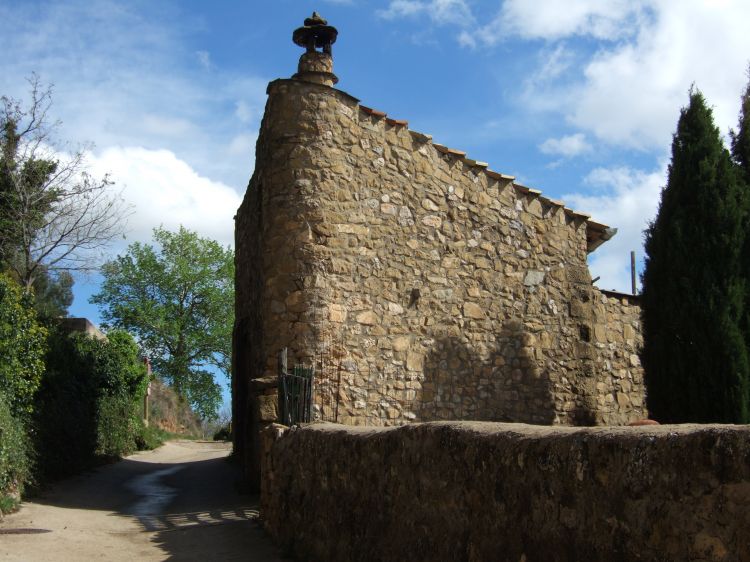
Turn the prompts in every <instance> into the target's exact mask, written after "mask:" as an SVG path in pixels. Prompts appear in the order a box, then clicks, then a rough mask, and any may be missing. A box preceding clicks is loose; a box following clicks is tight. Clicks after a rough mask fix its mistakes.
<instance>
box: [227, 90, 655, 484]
mask: <svg viewBox="0 0 750 562" xmlns="http://www.w3.org/2000/svg"><path fill="white" fill-rule="evenodd" d="M268 94H269V97H268V103H267V106H266V112H265V116H264V119H263V123H262V126H261V131H260V134H259V138H258V143H257V150H256V168H255V173H254V174H253V177H252V179H251V182H250V186H249V188H248V192H247V194H246V196H245V200H244V201H243V203H242V206H241V207H240V209H239V211H238V214H237V217H236V221H237V222H236V260H237V263H236V265H237V267H236V269H237V283H236V298H237V303H236V318H237V320H236V322H237V323H236V326H235V338H234V375H233V385H234V400H235V427H236V431H237V436H236V442H235V446H236V447H237V449H238V451H239V452H240V454H241V455H245V454H249V455H251V456H253V455H254V456H255V457H257V452H258V444H257V442H256V441H257V439H255V437H254V434H255V432H257V429H258V427H260V426H262V425H263V424H267V423H269V422H271V421H273V415H274V411H273V407H272V404H271V402H272V401H273V392H274V390H273V388H274V377H275V375H276V372H277V355H278V353H279V351H280V350H281V349H282V348H284V347H287V348H289V358H290V363H295V362H296V363H307V364H312V365H314V366H315V367H316V371H317V380H316V385H317V386H316V388H317V396H316V415H317V416H318V417H320V418H323V419H327V420H333V421H338V422H342V423H346V424H362V425H394V424H396V425H397V424H403V423H407V422H411V421H429V420H448V419H472V420H492V421H518V422H528V423H540V424H578V425H582V424H584V425H585V424H594V423H625V422H627V421H630V420H633V419H638V418H642V417H645V416H646V412H645V409H644V406H643V403H644V400H643V386H642V375H641V372H640V367H639V366H638V365H636V364H631V363H629V361H631V356H632V355H633V354H634V353H636V349H637V345H638V337H639V336H637V335H635V334H632V333H630V331H627V328H626V324H627V325H628V326H630V327H632V328H634V329H636V328H637V326H636V324H635V321H634V320H633V318H636V317H637V305H636V304H635V303H629V302H628V301H627V299H626V298H619V297H615V296H607V295H606V294H604V293H601V292H600V291H599V290H598V289H596V288H594V287H593V286H592V282H591V276H590V274H589V270H588V267H587V265H586V257H587V253H588V252H589V251H591V250H593V249H594V248H595V247H596V245H597V244H599V243H601V241H602V240H603V239H604V238H606V233H607V232H608V229H607V227H605V226H604V225H600V224H598V223H595V222H593V221H591V220H590V219H589V217H588V216H586V215H583V214H580V213H576V212H574V211H571V210H570V209H567V208H565V207H564V206H563V204H562V203H560V202H558V201H553V200H550V199H548V198H545V197H543V196H542V195H541V194H540V192H539V191H536V190H533V189H529V188H527V187H524V186H521V185H519V184H517V183H516V182H514V180H513V178H512V177H509V176H505V175H503V174H500V173H497V172H494V171H492V170H490V169H488V167H487V164H485V163H482V162H476V161H474V160H471V159H469V158H467V157H466V155H465V154H464V153H462V152H460V151H457V150H453V149H449V148H447V147H444V146H442V145H439V144H437V143H433V142H432V141H431V138H430V137H429V136H427V135H423V134H420V133H416V132H414V131H410V130H409V129H408V127H407V124H406V122H404V121H398V120H392V119H388V118H387V117H386V116H385V114H384V113H381V112H378V111H375V110H373V109H370V108H367V107H365V106H363V105H361V104H359V102H358V100H356V99H355V98H353V97H351V96H349V95H348V94H346V93H344V92H341V91H339V90H336V89H334V88H332V87H329V86H326V85H320V84H313V83H309V82H306V81H302V80H277V81H274V82H272V83H271V84H270V85H269V88H268ZM251 387H252V388H251ZM254 473H255V478H257V462H256V468H255V469H254Z"/></svg>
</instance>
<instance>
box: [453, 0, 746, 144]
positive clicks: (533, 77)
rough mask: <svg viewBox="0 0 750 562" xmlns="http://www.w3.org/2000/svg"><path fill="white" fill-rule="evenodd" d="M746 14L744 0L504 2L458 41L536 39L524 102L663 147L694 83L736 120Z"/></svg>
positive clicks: (620, 139) (615, 140) (606, 136)
mask: <svg viewBox="0 0 750 562" xmlns="http://www.w3.org/2000/svg"><path fill="white" fill-rule="evenodd" d="M748 22H750V2H748V1H747V0H681V1H679V2H675V1H674V0H571V1H569V2H559V1H558V0H539V1H538V2H528V1H526V0H506V1H505V2H504V3H503V4H502V6H501V7H500V9H499V10H498V11H497V12H496V14H495V16H494V17H493V18H492V19H491V21H490V23H488V24H487V25H485V26H472V27H471V28H469V29H464V30H463V31H462V32H461V33H460V35H459V37H458V41H459V43H460V44H462V45H464V46H467V47H471V48H474V47H478V46H490V47H491V46H494V45H497V44H499V43H501V42H503V41H508V40H511V39H513V40H517V39H518V38H520V39H522V40H523V39H525V40H543V41H544V43H543V45H542V46H541V47H540V48H539V58H540V62H539V65H538V67H537V69H536V70H533V71H532V72H530V74H529V76H528V78H527V79H526V80H525V83H524V88H523V89H522V100H521V101H522V103H524V105H525V106H526V107H527V108H528V109H529V110H531V111H545V112H546V111H553V112H555V113H558V114H560V115H562V116H563V117H564V118H565V119H566V120H567V122H568V123H569V124H571V125H573V126H575V127H577V128H579V129H581V130H582V131H585V132H587V133H590V134H591V135H593V136H595V137H597V138H598V139H600V140H602V141H605V142H607V143H610V144H612V145H619V146H624V147H628V148H635V149H639V150H652V149H657V150H660V151H662V152H663V151H665V150H666V149H667V148H668V147H669V139H670V136H671V134H672V132H673V131H674V128H675V125H676V122H677V117H678V114H679V109H680V107H681V106H683V105H684V104H685V103H686V102H687V91H688V89H689V88H690V85H691V84H693V83H695V84H696V85H697V86H698V88H700V89H701V90H702V91H703V93H704V94H705V95H706V98H707V99H708V101H709V103H710V104H712V105H713V106H714V108H715V118H716V123H717V125H718V126H719V127H720V129H721V131H722V132H723V133H726V132H727V130H728V128H729V127H730V126H734V125H735V124H736V119H737V112H738V107H739V101H738V100H739V96H740V93H741V92H742V90H743V86H744V84H745V80H746V74H745V70H746V68H747V64H748V57H750V55H749V54H748V53H750V33H748ZM580 37H586V38H589V39H595V40H597V43H595V44H594V47H593V48H592V47H591V43H588V44H582V43H581V42H580V41H575V39H576V38H580ZM573 46H575V47H573ZM573 62H575V64H573Z"/></svg>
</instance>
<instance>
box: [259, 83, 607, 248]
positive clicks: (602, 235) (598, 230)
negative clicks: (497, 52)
mask: <svg viewBox="0 0 750 562" xmlns="http://www.w3.org/2000/svg"><path fill="white" fill-rule="evenodd" d="M284 83H291V84H304V86H305V87H306V88H313V89H316V90H318V91H320V92H324V93H333V94H334V95H336V96H340V97H342V98H343V99H346V100H348V101H350V102H354V103H355V104H357V105H358V107H359V109H360V110H361V111H363V112H364V113H366V114H367V115H370V116H371V117H374V118H376V119H385V120H386V122H387V123H388V124H390V125H392V126H398V127H402V128H404V129H406V130H409V122H408V121H406V120H403V119H393V118H389V117H387V116H388V114H387V113H386V112H384V111H380V110H377V109H373V108H371V107H368V106H366V105H363V104H361V103H360V100H359V99H358V98H355V97H354V96H352V95H351V94H349V93H347V92H345V91H343V90H339V89H338V88H333V87H331V86H326V85H324V84H315V83H312V82H307V81H304V80H297V79H294V78H278V79H276V80H273V81H271V82H269V84H268V88H267V89H266V93H267V94H270V93H271V90H272V89H273V88H275V87H276V86H277V85H279V84H284ZM409 132H410V133H412V136H415V137H416V138H417V139H418V140H419V141H420V142H425V143H429V144H432V146H433V147H434V148H435V149H436V150H438V151H439V152H441V153H443V154H447V155H451V156H456V157H458V158H461V159H462V160H463V161H464V163H466V164H467V165H468V166H471V167H477V168H480V169H482V170H483V171H484V173H485V174H487V176H488V177H490V178H492V179H499V180H505V181H511V182H514V180H515V177H514V176H509V175H505V174H500V173H499V172H494V171H492V170H490V169H489V164H488V163H487V162H482V161H478V160H474V159H472V158H468V157H467V156H466V152H465V151H463V150H457V149H455V148H450V147H448V146H445V145H443V144H440V143H436V142H433V141H432V135H427V134H424V133H418V132H416V131H411V130H409ZM513 186H514V187H515V188H516V189H518V190H520V191H521V192H523V193H527V194H531V195H534V196H540V195H541V193H542V192H541V191H540V190H538V189H532V188H529V187H526V186H523V185H520V184H518V183H515V182H514V183H513ZM547 200H548V201H550V202H552V203H553V204H555V205H557V204H558V202H557V201H556V200H554V199H547ZM561 205H562V204H561ZM565 212H566V214H568V215H570V216H573V217H575V218H582V219H583V220H584V221H586V238H587V240H588V241H589V244H588V250H587V251H588V252H589V253H591V252H593V251H594V250H596V248H598V247H599V246H600V245H601V244H602V243H604V242H606V241H607V240H609V238H610V237H611V236H609V237H607V235H606V233H607V232H609V231H614V232H616V230H615V229H610V228H609V227H608V226H607V225H604V224H602V223H598V222H595V221H592V220H591V215H590V214H587V213H582V212H579V211H575V210H573V209H569V208H567V207H565Z"/></svg>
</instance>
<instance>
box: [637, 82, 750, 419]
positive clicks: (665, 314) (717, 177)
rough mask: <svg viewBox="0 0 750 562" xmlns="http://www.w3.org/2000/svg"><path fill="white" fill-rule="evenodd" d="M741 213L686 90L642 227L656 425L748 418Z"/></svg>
mask: <svg viewBox="0 0 750 562" xmlns="http://www.w3.org/2000/svg"><path fill="white" fill-rule="evenodd" d="M745 208H746V197H745V192H744V191H743V189H742V188H741V186H740V183H739V182H738V180H737V177H736V171H735V168H734V167H733V164H732V162H731V159H730V156H729V153H728V152H727V150H726V149H725V148H724V146H723V144H722V141H721V137H720V135H719V131H718V129H717V128H716V126H715V125H714V122H713V116H712V113H711V110H710V109H709V108H708V107H707V106H706V102H705V99H704V98H703V95H702V94H701V93H700V92H698V91H692V92H691V94H690V103H689V105H688V107H686V108H683V110H682V112H681V114H680V120H679V123H678V125H677V132H676V133H675V135H674V139H673V142H672V161H671V164H670V166H669V175H668V180H667V185H666V187H665V188H664V189H663V191H662V198H661V203H660V206H659V212H658V215H657V217H656V219H655V220H654V222H653V223H652V224H651V225H650V227H649V228H648V229H647V231H646V244H645V247H646V254H647V255H646V267H645V271H644V274H643V295H642V310H643V329H644V349H643V353H642V357H643V365H644V369H645V375H646V384H647V389H648V407H649V411H650V412H651V413H652V415H653V417H655V418H656V419H657V420H659V421H662V422H670V423H680V422H730V423H732V422H740V423H745V422H747V421H748V420H749V417H748V379H750V364H749V362H748V350H747V347H746V345H745V341H744V338H743V334H742V330H741V319H742V316H743V307H744V295H745V290H746V287H745V279H744V277H743V272H742V270H743V267H742V263H741V262H742V247H743V243H744V239H745V232H744V225H743V221H744V215H745V211H744V209H745Z"/></svg>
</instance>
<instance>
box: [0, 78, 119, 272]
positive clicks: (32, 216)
mask: <svg viewBox="0 0 750 562" xmlns="http://www.w3.org/2000/svg"><path fill="white" fill-rule="evenodd" d="M29 86H30V91H29V95H30V102H29V105H28V106H27V107H24V106H23V105H22V104H21V102H19V101H17V100H14V99H12V98H9V97H6V96H2V97H0V127H1V128H2V134H3V136H2V138H0V142H1V143H2V146H0V148H2V153H1V154H0V158H1V160H0V182H2V183H0V205H2V207H1V210H0V217H1V218H2V222H0V263H4V264H5V265H6V266H7V267H10V268H11V269H12V270H13V271H14V272H15V273H16V275H17V276H18V278H19V279H20V280H21V281H22V282H23V283H24V284H25V285H26V286H27V287H30V286H31V285H32V284H33V282H34V279H35V276H36V273H37V271H38V270H39V269H40V268H42V267H43V268H44V269H45V270H47V271H49V270H63V271H80V270H90V269H94V268H96V267H98V265H99V264H100V263H101V258H102V255H101V254H102V250H103V249H104V248H105V247H106V246H107V245H108V244H110V243H111V242H112V241H113V240H114V239H115V238H117V237H118V236H120V235H121V234H122V232H123V229H124V223H125V221H126V219H127V217H128V216H129V215H130V214H131V213H132V210H131V208H130V206H129V205H127V204H126V203H125V201H124V200H123V198H122V197H121V193H120V192H118V191H116V190H115V189H114V187H113V186H114V183H113V182H112V180H111V179H110V177H109V175H105V176H104V177H103V178H94V177H92V176H91V174H90V173H89V172H88V171H87V163H86V155H87V153H88V152H89V151H90V148H91V147H90V146H81V147H78V148H76V149H71V148H70V146H69V145H67V144H60V143H59V142H57V140H56V139H55V138H54V132H55V131H56V129H57V128H58V126H59V125H60V122H59V121H54V122H50V120H49V111H50V108H51V105H52V88H51V86H46V87H45V86H43V85H42V84H41V82H40V80H39V77H38V76H37V75H36V74H32V76H31V77H30V78H29Z"/></svg>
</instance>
